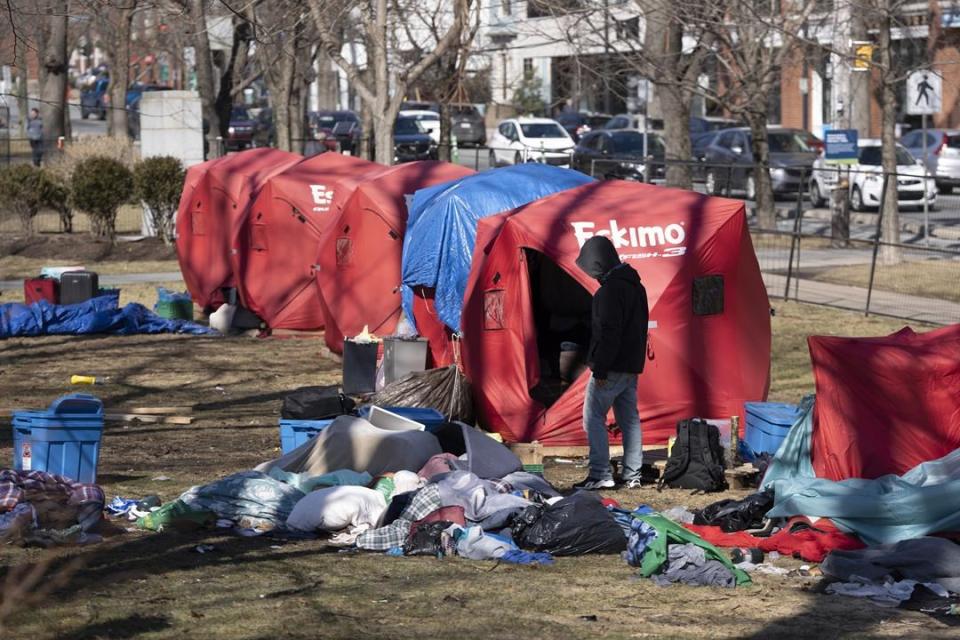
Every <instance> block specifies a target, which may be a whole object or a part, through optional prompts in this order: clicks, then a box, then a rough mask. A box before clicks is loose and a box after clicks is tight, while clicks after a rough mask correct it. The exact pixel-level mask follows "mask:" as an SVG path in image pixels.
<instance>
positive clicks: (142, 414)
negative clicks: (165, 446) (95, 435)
mask: <svg viewBox="0 0 960 640" xmlns="http://www.w3.org/2000/svg"><path fill="white" fill-rule="evenodd" d="M192 411H193V406H192V405H189V406H176V407H132V408H123V407H114V408H112V409H108V410H106V411H105V412H104V414H103V419H104V421H106V422H143V423H147V424H178V425H188V424H192V423H193V416H191V415H182V414H189V413H191V412H192Z"/></svg>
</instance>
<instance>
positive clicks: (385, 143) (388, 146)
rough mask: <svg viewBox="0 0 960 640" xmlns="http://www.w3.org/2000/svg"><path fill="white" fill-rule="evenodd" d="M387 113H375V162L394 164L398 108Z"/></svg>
mask: <svg viewBox="0 0 960 640" xmlns="http://www.w3.org/2000/svg"><path fill="white" fill-rule="evenodd" d="M388 111H392V117H391V115H390V113H387V114H386V115H380V116H378V115H377V114H373V144H374V147H375V148H374V155H373V159H374V161H375V162H379V163H380V164H386V165H390V164H393V159H394V156H395V155H396V154H395V151H394V148H393V122H394V120H396V119H397V110H393V109H390V110H388Z"/></svg>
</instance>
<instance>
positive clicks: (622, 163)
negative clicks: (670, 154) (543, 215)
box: [570, 129, 666, 181]
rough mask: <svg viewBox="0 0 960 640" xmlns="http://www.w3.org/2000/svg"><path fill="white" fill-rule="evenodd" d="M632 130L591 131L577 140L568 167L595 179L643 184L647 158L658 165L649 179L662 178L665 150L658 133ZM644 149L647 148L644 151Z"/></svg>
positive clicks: (655, 165)
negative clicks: (634, 181)
mask: <svg viewBox="0 0 960 640" xmlns="http://www.w3.org/2000/svg"><path fill="white" fill-rule="evenodd" d="M644 137H645V135H644V133H643V132H641V131H636V130H633V129H621V130H619V131H611V130H601V131H591V132H590V133H587V134H585V135H584V136H583V137H582V138H580V142H578V143H577V146H576V148H575V149H574V150H573V156H572V158H571V160H570V168H571V169H576V170H577V171H580V172H581V173H585V174H587V175H588V176H592V177H594V178H603V179H606V180H610V179H613V178H619V179H621V180H637V181H644V172H645V171H646V159H647V158H649V159H651V160H653V161H654V162H659V163H660V164H653V165H652V166H651V172H650V173H651V178H652V179H656V178H662V177H663V176H664V172H665V171H664V165H663V164H662V163H663V160H664V158H665V157H666V150H665V147H664V146H663V139H662V138H661V137H660V135H659V134H656V133H647V134H646V138H647V139H646V144H644ZM644 146H646V148H644Z"/></svg>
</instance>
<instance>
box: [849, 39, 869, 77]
mask: <svg viewBox="0 0 960 640" xmlns="http://www.w3.org/2000/svg"><path fill="white" fill-rule="evenodd" d="M872 60H873V43H871V42H854V43H853V70H854V71H869V70H870V62H871V61H872Z"/></svg>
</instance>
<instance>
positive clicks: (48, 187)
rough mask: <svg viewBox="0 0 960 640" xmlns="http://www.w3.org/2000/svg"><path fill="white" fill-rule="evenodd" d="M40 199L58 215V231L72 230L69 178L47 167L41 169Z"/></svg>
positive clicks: (68, 231)
mask: <svg viewBox="0 0 960 640" xmlns="http://www.w3.org/2000/svg"><path fill="white" fill-rule="evenodd" d="M41 178H42V180H41V189H40V201H41V203H42V205H43V206H44V207H49V208H50V209H53V210H54V211H56V212H57V215H59V216H60V231H63V232H65V233H71V232H73V207H72V206H71V204H70V178H69V176H63V175H62V174H60V173H58V172H54V171H49V170H47V169H42V170H41Z"/></svg>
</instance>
